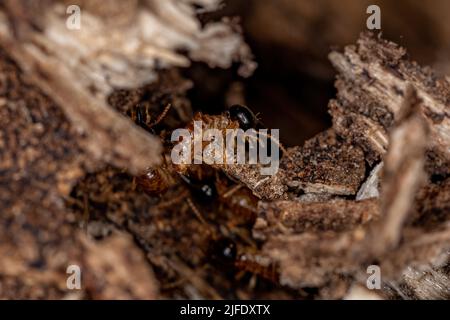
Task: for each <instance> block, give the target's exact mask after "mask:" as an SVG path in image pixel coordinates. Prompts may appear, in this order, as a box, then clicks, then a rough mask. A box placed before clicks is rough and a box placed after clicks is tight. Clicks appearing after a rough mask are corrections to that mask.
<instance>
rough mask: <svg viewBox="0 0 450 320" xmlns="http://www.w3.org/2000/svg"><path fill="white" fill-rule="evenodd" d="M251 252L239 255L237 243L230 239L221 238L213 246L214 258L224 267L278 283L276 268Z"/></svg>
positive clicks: (212, 253) (265, 259)
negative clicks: (230, 267)
mask: <svg viewBox="0 0 450 320" xmlns="http://www.w3.org/2000/svg"><path fill="white" fill-rule="evenodd" d="M251 251H252V250H248V252H246V253H241V254H238V249H237V244H236V242H235V241H233V240H232V239H231V238H229V237H220V238H218V239H217V240H216V241H214V242H213V243H212V245H211V256H212V258H213V259H214V260H215V261H216V262H218V263H221V264H222V265H223V266H225V267H229V266H233V267H234V268H236V269H237V270H240V271H244V272H245V271H246V272H250V273H252V274H255V275H258V276H260V277H261V278H263V279H266V280H269V281H272V282H275V283H276V282H278V277H279V276H278V270H277V268H276V266H275V265H274V264H273V263H270V262H269V261H267V260H268V259H267V258H264V257H262V256H261V255H258V254H251V253H250V252H251Z"/></svg>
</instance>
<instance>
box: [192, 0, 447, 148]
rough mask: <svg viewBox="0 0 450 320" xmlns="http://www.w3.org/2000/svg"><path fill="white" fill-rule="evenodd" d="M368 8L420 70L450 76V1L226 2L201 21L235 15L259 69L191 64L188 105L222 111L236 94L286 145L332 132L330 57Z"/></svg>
mask: <svg viewBox="0 0 450 320" xmlns="http://www.w3.org/2000/svg"><path fill="white" fill-rule="evenodd" d="M372 4H376V5H378V6H380V8H381V26H382V34H383V37H384V38H386V39H389V40H391V41H394V42H396V43H398V44H400V45H402V46H404V47H406V48H407V49H408V52H409V53H410V56H411V58H412V59H413V60H416V61H417V62H419V63H420V64H422V65H429V66H433V67H434V68H436V70H437V71H438V72H439V73H440V74H450V0H428V1H420V0H395V1H392V0H383V1H374V0H245V1H243V0H227V1H225V5H224V7H223V9H222V10H221V11H219V12H215V13H213V14H207V15H205V16H203V17H202V20H203V21H204V22H205V23H206V22H208V21H210V20H216V19H220V17H222V16H223V15H226V16H230V17H240V18H239V19H240V21H241V24H242V28H243V33H244V35H245V39H246V41H247V42H248V43H249V44H250V46H251V48H252V50H253V53H254V55H255V60H256V62H257V63H258V65H259V66H258V69H257V70H256V72H255V74H254V75H253V76H252V77H250V78H248V79H242V78H239V77H238V76H236V72H235V70H234V71H229V70H225V71H223V70H217V69H214V70H211V69H209V68H207V67H206V66H204V65H202V64H195V65H194V66H193V67H192V68H190V69H189V70H187V71H186V72H187V73H188V74H189V76H190V77H191V78H192V79H194V81H195V89H194V90H192V92H191V98H192V100H193V102H194V107H195V108H198V109H200V110H204V109H205V108H206V106H208V107H207V108H208V111H209V112H214V111H217V112H220V110H222V109H223V108H225V107H226V105H227V104H229V103H230V101H229V100H230V99H229V96H230V92H231V95H232V93H233V92H235V91H237V92H238V93H239V92H242V94H243V96H244V97H245V103H246V104H247V105H248V106H249V107H250V108H252V109H253V110H254V111H256V112H258V113H259V114H260V117H261V119H262V121H263V123H264V124H265V126H267V127H269V128H280V129H281V130H280V134H281V138H282V141H283V142H284V143H285V144H286V145H288V146H292V145H298V144H301V143H302V142H303V141H304V140H305V139H308V138H310V137H312V136H313V135H315V134H316V133H318V132H320V131H322V130H323V129H325V128H327V127H329V126H330V124H331V123H330V117H329V116H328V114H327V103H328V101H329V99H331V98H333V97H334V94H335V91H334V86H333V83H334V77H335V71H334V70H333V68H332V66H331V64H330V63H329V61H328V57H327V56H328V53H329V52H330V50H331V49H332V48H338V49H342V48H343V47H344V46H345V45H349V44H354V43H355V42H356V40H357V38H358V35H359V34H360V32H362V31H364V30H366V19H367V18H368V17H369V14H367V13H366V9H367V7H368V6H369V5H372ZM230 83H231V85H230ZM211 106H213V107H212V108H213V109H216V110H211Z"/></svg>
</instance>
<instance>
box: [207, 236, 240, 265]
mask: <svg viewBox="0 0 450 320" xmlns="http://www.w3.org/2000/svg"><path fill="white" fill-rule="evenodd" d="M211 254H212V256H213V257H214V259H215V260H217V262H221V263H227V264H232V263H234V262H235V260H236V257H237V246H236V243H235V242H234V241H233V240H232V239H230V238H228V237H221V238H219V239H218V240H216V241H214V242H213V243H212V246H211Z"/></svg>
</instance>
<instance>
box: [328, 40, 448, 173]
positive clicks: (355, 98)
mask: <svg viewBox="0 0 450 320" xmlns="http://www.w3.org/2000/svg"><path fill="white" fill-rule="evenodd" d="M329 57H330V60H331V62H332V63H333V65H334V66H335V68H336V69H337V70H338V71H339V72H340V76H339V77H338V80H337V82H336V87H337V89H338V95H337V100H333V101H331V103H330V112H331V114H332V116H333V123H334V128H335V129H336V130H337V132H338V134H339V135H341V136H343V137H348V138H349V139H351V140H352V141H354V142H355V143H356V144H358V145H360V146H361V147H362V148H363V149H364V150H365V152H366V154H367V157H368V159H369V160H370V161H375V159H379V158H380V157H381V156H382V155H383V154H384V153H385V152H386V148H387V142H388V138H387V135H388V131H389V130H390V129H391V128H392V126H393V125H394V122H395V120H396V119H398V118H399V117H400V116H401V115H400V108H401V106H402V103H403V100H404V99H405V97H406V96H407V95H408V91H409V90H410V89H411V88H412V89H414V90H415V91H416V92H417V96H418V97H419V98H420V99H421V100H422V101H423V103H422V104H421V107H420V108H421V113H422V114H423V115H424V117H425V119H426V120H427V122H428V124H429V127H430V139H429V141H428V150H429V153H430V154H432V155H433V158H434V159H433V160H432V161H429V162H428V164H427V167H428V171H429V172H431V173H437V174H444V175H445V174H446V173H448V168H449V166H450V163H449V159H450V114H449V112H450V108H449V105H450V82H449V81H448V80H447V79H446V78H438V77H436V76H435V75H434V74H433V72H432V71H431V70H430V69H427V68H421V67H420V66H418V65H417V64H416V63H413V62H410V61H409V60H408V59H407V57H406V50H405V49H403V48H401V47H399V46H397V45H396V44H394V43H392V42H387V41H384V40H378V39H376V36H374V35H370V34H364V35H363V36H362V38H361V39H360V40H359V41H358V45H357V46H349V47H347V48H346V50H345V52H344V53H339V52H332V53H331V54H330V56H329Z"/></svg>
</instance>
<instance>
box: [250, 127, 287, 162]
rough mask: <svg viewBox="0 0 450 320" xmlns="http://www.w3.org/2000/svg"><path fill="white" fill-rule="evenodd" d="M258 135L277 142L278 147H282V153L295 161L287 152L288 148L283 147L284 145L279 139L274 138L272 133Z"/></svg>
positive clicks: (259, 133)
mask: <svg viewBox="0 0 450 320" xmlns="http://www.w3.org/2000/svg"><path fill="white" fill-rule="evenodd" d="M258 135H262V136H263V137H267V138H269V139H270V140H272V141H275V143H276V145H277V146H278V147H280V149H281V151H283V154H284V155H286V157H288V158H289V159H290V160H293V159H292V158H291V156H290V155H289V154H288V152H287V150H286V148H285V147H284V146H283V144H282V143H281V142H280V141H279V140H277V139H275V138H274V137H272V135H271V134H270V133H261V132H258ZM256 139H259V138H256Z"/></svg>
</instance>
